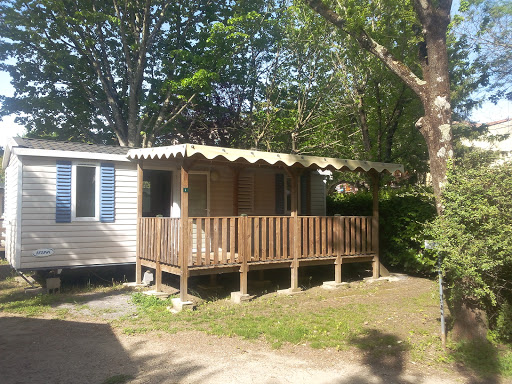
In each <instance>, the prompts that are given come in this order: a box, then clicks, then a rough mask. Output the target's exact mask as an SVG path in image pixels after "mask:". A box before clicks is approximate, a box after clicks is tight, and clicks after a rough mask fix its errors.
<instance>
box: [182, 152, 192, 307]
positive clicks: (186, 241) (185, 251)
mask: <svg viewBox="0 0 512 384" xmlns="http://www.w3.org/2000/svg"><path fill="white" fill-rule="evenodd" d="M180 216H181V217H180V227H181V228H180V261H181V266H180V300H181V301H182V302H187V301H188V255H189V251H190V250H189V245H190V238H189V229H188V166H187V165H186V164H185V162H184V163H183V164H182V165H181V209H180Z"/></svg>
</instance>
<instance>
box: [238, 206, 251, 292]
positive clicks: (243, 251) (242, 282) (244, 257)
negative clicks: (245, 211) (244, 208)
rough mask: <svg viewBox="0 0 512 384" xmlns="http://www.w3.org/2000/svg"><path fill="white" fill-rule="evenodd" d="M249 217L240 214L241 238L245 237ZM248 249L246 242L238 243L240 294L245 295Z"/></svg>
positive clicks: (246, 235)
mask: <svg viewBox="0 0 512 384" xmlns="http://www.w3.org/2000/svg"><path fill="white" fill-rule="evenodd" d="M248 219H249V218H248V217H247V215H242V216H240V228H239V230H240V229H241V230H242V239H247V237H248V233H247V220H248ZM248 249H250V245H249V244H247V243H245V242H244V243H243V244H241V245H239V252H240V251H241V255H240V257H241V261H242V265H241V266H240V295H247V294H248V292H247V291H248V289H247V274H248V272H249V271H248V265H247V257H248Z"/></svg>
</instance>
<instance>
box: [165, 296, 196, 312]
mask: <svg viewBox="0 0 512 384" xmlns="http://www.w3.org/2000/svg"><path fill="white" fill-rule="evenodd" d="M171 303H172V308H171V307H168V308H167V309H168V310H169V311H171V312H173V313H177V312H181V311H183V310H184V309H185V310H190V311H192V310H194V303H193V302H191V301H181V299H180V298H179V297H176V298H174V299H171Z"/></svg>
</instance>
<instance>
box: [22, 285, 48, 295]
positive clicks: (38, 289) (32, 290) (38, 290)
mask: <svg viewBox="0 0 512 384" xmlns="http://www.w3.org/2000/svg"><path fill="white" fill-rule="evenodd" d="M25 293H26V294H27V295H34V296H35V295H39V294H42V293H46V289H44V288H43V287H35V288H32V287H30V288H25Z"/></svg>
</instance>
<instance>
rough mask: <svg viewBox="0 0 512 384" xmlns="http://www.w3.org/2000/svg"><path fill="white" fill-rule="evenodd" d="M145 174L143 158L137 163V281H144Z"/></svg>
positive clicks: (139, 282) (138, 282) (137, 282)
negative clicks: (143, 205)
mask: <svg viewBox="0 0 512 384" xmlns="http://www.w3.org/2000/svg"><path fill="white" fill-rule="evenodd" d="M143 182H144V181H143V174H142V160H139V162H138V163H137V255H136V262H135V283H136V284H141V283H142V263H141V256H142V255H141V253H142V233H141V225H142V223H141V218H142V186H143Z"/></svg>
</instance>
